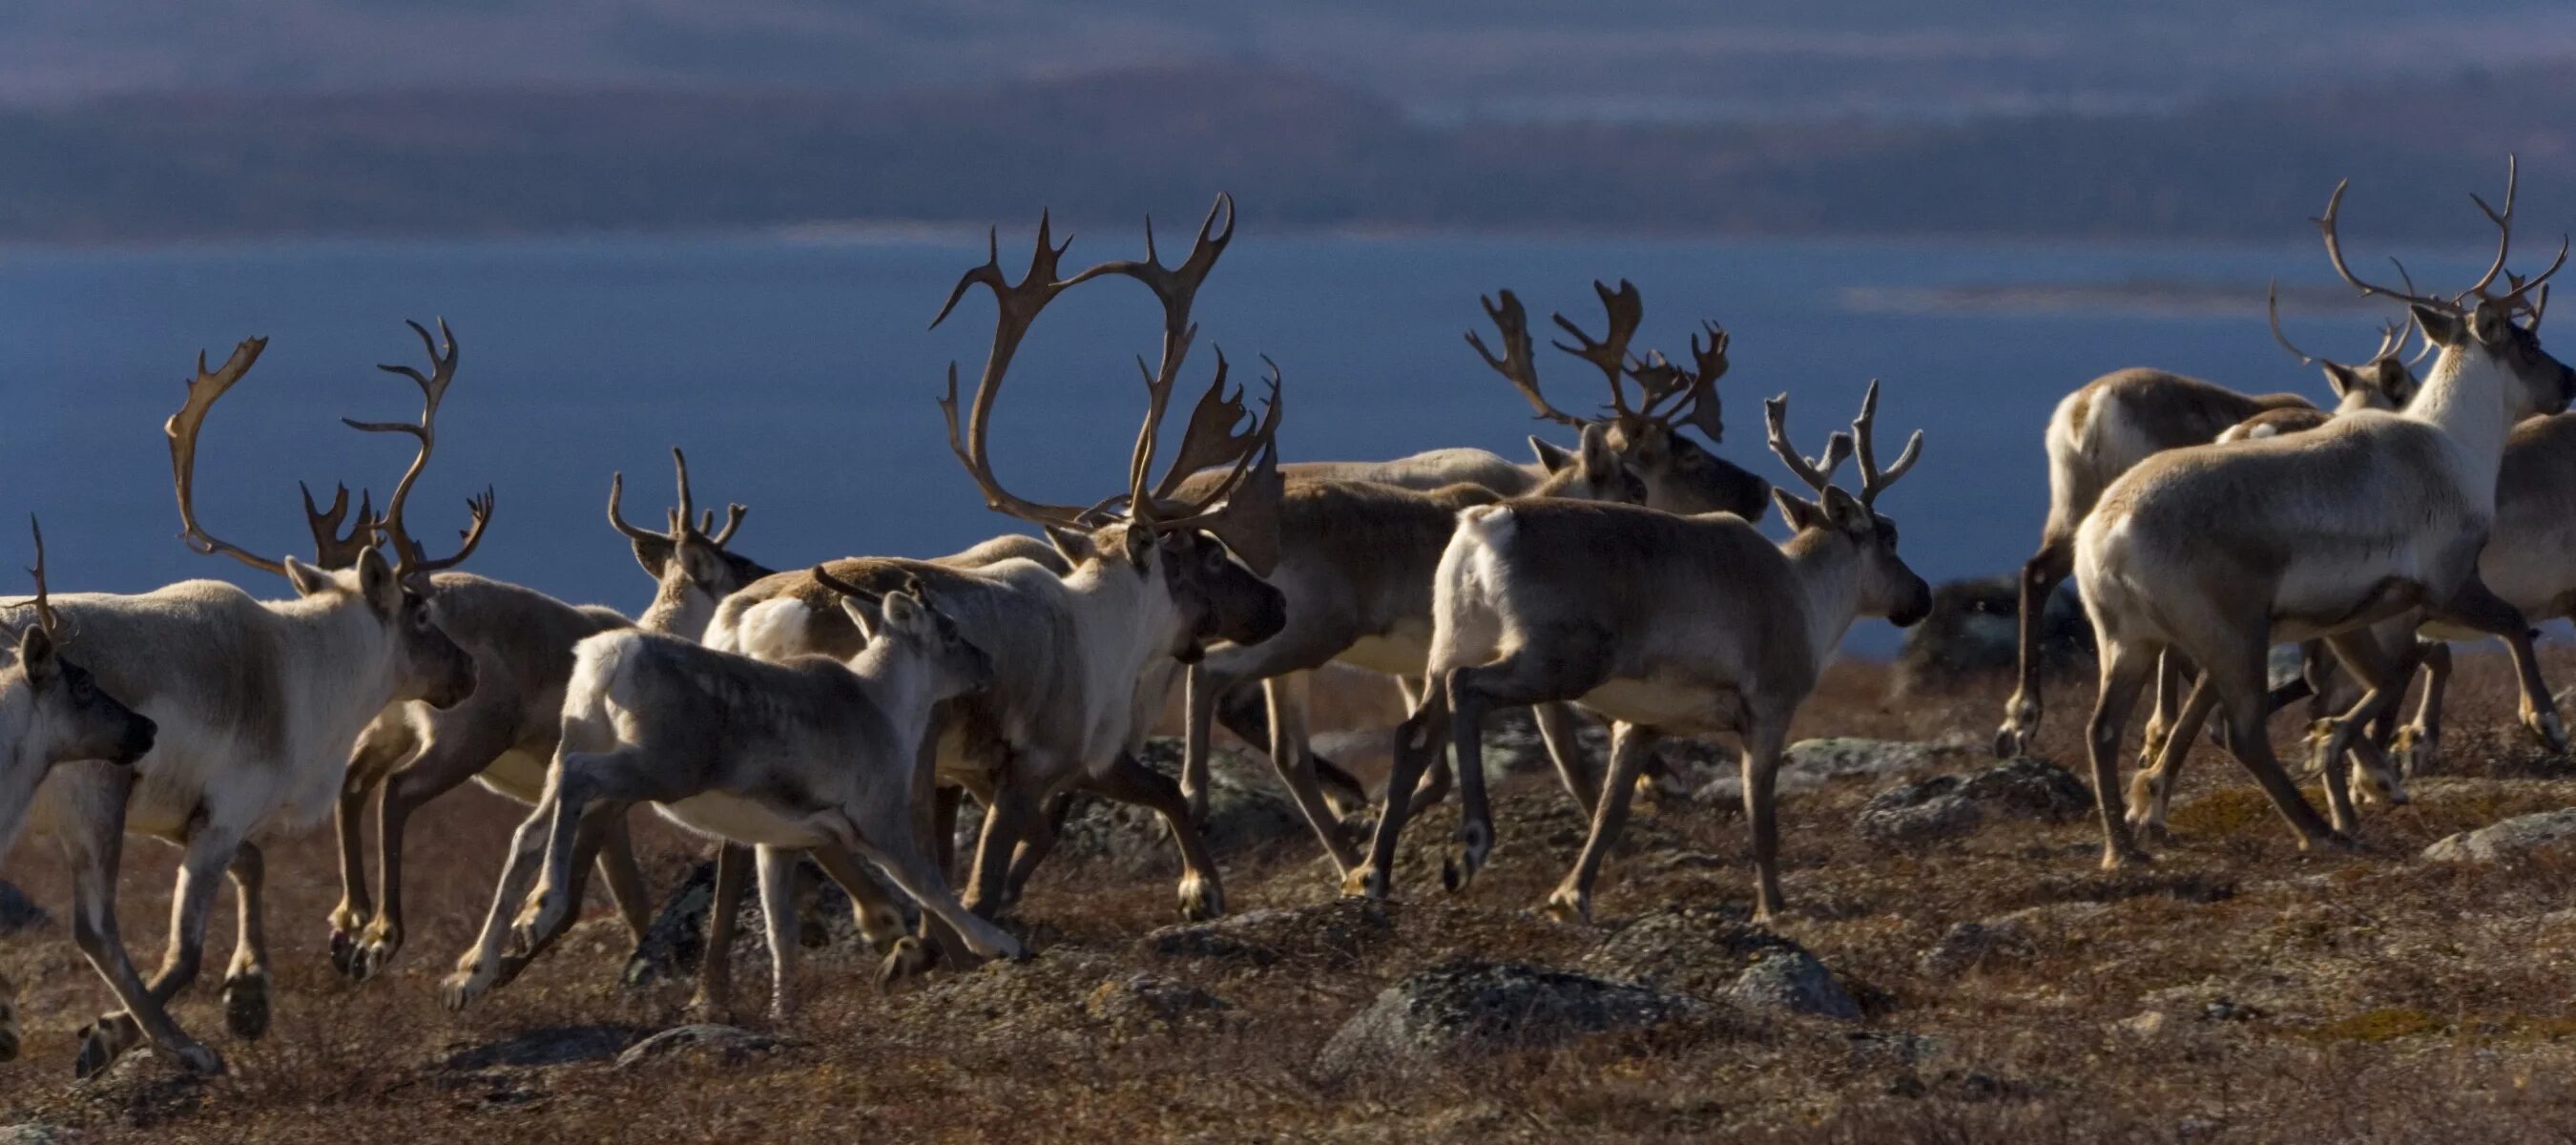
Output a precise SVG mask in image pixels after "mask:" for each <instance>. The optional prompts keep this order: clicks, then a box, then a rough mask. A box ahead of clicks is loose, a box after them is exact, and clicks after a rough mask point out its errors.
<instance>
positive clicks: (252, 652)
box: [0, 338, 489, 1077]
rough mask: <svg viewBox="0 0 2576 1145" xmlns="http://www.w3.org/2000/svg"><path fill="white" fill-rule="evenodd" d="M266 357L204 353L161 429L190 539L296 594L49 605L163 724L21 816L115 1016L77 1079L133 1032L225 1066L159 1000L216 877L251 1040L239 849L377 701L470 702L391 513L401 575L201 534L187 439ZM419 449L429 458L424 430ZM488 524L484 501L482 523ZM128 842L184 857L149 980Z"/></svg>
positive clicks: (165, 594) (284, 807)
mask: <svg viewBox="0 0 2576 1145" xmlns="http://www.w3.org/2000/svg"><path fill="white" fill-rule="evenodd" d="M266 345H267V343H266V341H265V340H264V339H258V338H253V339H250V340H248V341H245V342H243V343H242V344H241V345H240V346H239V347H238V348H236V349H235V350H234V351H233V354H232V357H231V358H230V359H229V360H228V361H226V362H225V363H224V365H223V367H222V368H221V369H218V370H215V371H213V372H211V373H210V372H208V371H207V370H206V369H205V360H204V357H203V356H202V355H200V356H199V359H198V363H197V365H198V368H197V374H196V377H195V378H194V380H192V381H191V382H189V384H188V397H187V401H186V403H185V404H184V405H183V406H182V407H181V408H180V410H179V412H178V413H177V414H175V415H173V416H172V417H171V418H170V422H169V425H168V426H167V427H166V428H167V431H168V436H169V439H170V462H171V469H172V477H173V480H174V482H175V484H176V485H177V488H178V495H179V519H180V521H181V523H182V525H183V526H184V527H185V530H186V531H185V533H184V534H183V535H184V536H185V538H186V539H187V541H188V543H189V545H190V546H191V547H192V548H194V549H196V550H197V551H198V552H200V553H208V554H212V553H223V554H226V555H229V556H231V557H234V558H235V559H237V560H240V561H242V562H243V563H245V564H248V565H250V566H251V567H253V568H258V569H262V570H266V571H269V572H273V573H276V574H278V575H280V576H282V577H284V578H286V581H287V583H288V585H290V586H291V587H293V588H294V590H295V594H296V595H295V598H294V599H291V600H283V601H259V600H254V599H252V598H251V596H250V594H248V593H245V592H243V591H242V590H240V589H238V588H235V587H233V586H231V585H229V584H224V583H221V582H217V581H185V582H181V583H179V584H174V585H171V586H169V587H166V588H162V589H158V590H156V591H153V592H148V593H143V594H140V595H135V596H113V595H106V594H97V593H79V594H73V595H68V596H62V597H59V598H57V600H56V602H55V605H54V609H55V611H56V612H58V613H59V614H61V616H62V618H63V624H64V630H65V631H66V632H68V633H69V634H70V637H69V640H68V641H67V642H66V644H65V651H66V652H67V653H69V654H72V655H75V656H77V657H78V658H79V659H80V662H81V663H82V664H84V665H86V666H87V667H88V668H89V669H90V671H91V672H93V673H95V674H96V676H97V678H98V681H99V684H100V685H101V686H103V687H105V688H106V689H107V690H108V691H109V692H110V693H112V694H114V695H116V696H118V697H119V698H121V699H123V700H125V702H126V703H128V704H131V705H133V707H134V708H135V710H136V711H138V712H141V713H142V714H143V715H144V716H146V717H148V718H150V719H151V720H152V721H153V722H154V723H155V724H157V725H158V726H159V727H160V735H159V736H158V738H156V739H155V741H154V744H153V748H152V750H151V751H150V752H148V753H146V754H145V755H144V756H143V757H142V758H141V759H139V760H137V761H135V763H134V765H133V766H132V767H130V768H125V767H111V766H105V765H102V764H98V763H94V762H92V763H79V764H72V765H68V766H65V767H62V768H58V769H57V770H56V773H55V775H54V777H53V778H52V779H51V780H50V781H48V782H47V783H46V784H45V786H44V788H43V790H42V791H41V792H40V793H39V794H38V797H37V801H36V810H35V816H34V820H33V822H34V823H35V825H36V826H37V827H38V828H39V829H41V830H45V831H47V832H48V833H50V834H52V835H53V836H54V837H55V838H56V839H57V840H58V841H59V842H60V843H61V845H62V846H63V848H64V850H65V852H66V854H67V856H68V858H69V861H70V866H71V868H72V884H73V899H74V903H73V912H74V913H73V919H72V939H73V941H74V942H76V943H78V944H79V946H80V948H81V953H82V954H83V955H85V956H87V957H88V959H89V961H90V964H91V965H92V966H93V967H95V968H96V969H97V970H98V972H99V975H100V977H102V978H104V979H106V980H107V984H108V987H109V989H110V990H112V991H113V992H114V993H115V995H116V999H117V1001H118V1002H119V1003H120V1004H121V1005H122V1006H123V1007H124V1009H123V1010H122V1011H120V1012H118V1013H114V1014H110V1015H108V1016H106V1017H104V1018H101V1019H100V1020H99V1021H98V1022H96V1023H94V1024H92V1025H91V1026H89V1027H88V1028H86V1029H85V1030H84V1031H83V1033H82V1039H81V1050H80V1055H79V1060H78V1062H77V1065H76V1069H77V1071H78V1072H79V1073H80V1074H81V1075H82V1076H84V1077H85V1076H88V1075H90V1074H93V1073H96V1072H97V1071H99V1070H100V1069H102V1068H105V1067H106V1066H107V1065H108V1063H109V1062H111V1061H113V1060H114V1059H115V1058H116V1057H117V1055H119V1054H121V1053H123V1052H125V1051H126V1050H127V1049H130V1048H132V1047H133V1046H134V1045H136V1044H137V1043H138V1042H140V1041H141V1039H142V1038H143V1037H144V1036H145V1035H149V1036H150V1037H151V1039H152V1041H153V1043H154V1045H156V1046H157V1047H159V1048H161V1049H162V1050H164V1051H167V1052H168V1053H170V1054H171V1055H173V1056H174V1057H176V1058H177V1059H178V1060H179V1061H181V1062H182V1063H184V1064H186V1065H187V1066H189V1067H190V1068H193V1069H198V1070H205V1071H214V1070H220V1069H221V1068H223V1060H222V1058H221V1057H219V1056H217V1055H216V1053H215V1052H214V1051H213V1050H211V1049H208V1048H207V1047H205V1046H204V1045H202V1044H199V1043H198V1042H197V1041H196V1040H195V1039H193V1038H190V1037H189V1036H188V1035H187V1034H186V1033H185V1032H183V1031H181V1030H180V1029H179V1027H178V1025H177V1024H176V1023H175V1022H173V1021H171V1020H170V1015H169V1013H168V1011H167V1010H166V1009H165V1008H164V1007H165V1006H166V1005H167V1004H168V1001H169V999H170V998H171V997H172V996H173V995H175V994H176V993H177V992H178V991H179V990H180V989H181V988H183V987H185V986H186V985H188V984H189V983H190V982H192V981H194V980H195V978H196V975H197V969H198V960H199V956H200V952H201V950H202V948H203V945H204V942H205V932H206V922H207V917H208V914H209V913H210V911H211V910H212V908H213V906H214V893H215V882H214V880H215V879H216V878H217V877H218V876H220V875H224V874H227V873H228V874H230V875H231V877H232V881H233V887H234V891H235V893H236V894H237V895H238V896H239V898H240V908H241V919H240V927H239V932H238V936H237V942H236V946H235V951H234V955H233V961H232V965H231V969H230V970H228V971H227V972H226V974H225V976H224V1001H225V1009H226V1017H227V1020H228V1022H229V1024H230V1026H231V1028H232V1030H233V1032H234V1033H235V1034H236V1035H238V1036H241V1037H245V1038H251V1037H257V1036H259V1035H260V1034H262V1033H264V1032H265V1031H266V1029H267V1026H268V994H269V991H268V966H267V952H266V948H265V944H264V943H263V942H262V939H261V929H260V926H261V921H262V919H261V908H260V889H261V870H262V868H261V856H260V849H259V846H258V845H257V844H256V843H255V842H253V841H252V837H253V836H254V835H255V834H256V833H257V832H258V831H259V830H260V829H261V828H262V827H263V826H265V825H267V824H269V823H270V822H272V821H277V820H283V821H285V822H289V823H298V822H311V821H313V820H316V819H319V818H320V817H321V816H322V815H323V814H324V813H325V812H327V811H328V810H329V809H330V807H331V803H332V799H333V797H334V796H335V795H336V794H337V793H338V791H339V787H340V778H341V775H342V773H343V771H344V770H345V769H346V768H347V766H348V761H349V747H350V745H351V744H352V743H353V742H354V741H355V740H356V739H357V737H358V732H359V730H360V729H362V728H364V727H365V726H366V725H367V722H368V721H369V720H372V719H374V718H375V716H376V714H377V713H378V712H381V711H383V710H384V708H385V705H387V704H389V703H392V702H394V701H395V700H398V699H417V700H422V701H424V702H427V703H429V704H431V705H432V706H436V707H450V706H454V705H455V704H456V703H457V702H459V701H461V700H463V699H464V698H465V697H466V696H468V695H470V694H472V693H473V691H474V661H473V659H472V658H471V657H469V656H468V655H466V653H465V651H464V650H463V649H461V648H459V647H457V646H456V643H455V642H454V641H453V640H450V639H449V638H448V637H447V634H446V633H445V632H444V631H442V630H441V629H440V627H439V621H438V604H437V601H436V599H435V597H434V595H433V591H434V590H433V589H432V588H431V586H430V584H429V581H428V570H427V566H428V565H430V564H433V563H436V562H430V561H428V560H426V559H425V558H423V557H422V556H421V554H420V549H419V547H418V546H417V545H414V544H412V543H411V540H410V538H409V536H408V535H404V534H402V532H401V529H402V522H401V520H400V517H399V514H390V515H389V517H390V519H389V520H388V521H387V522H386V530H387V532H388V534H389V539H390V540H391V541H392V543H393V546H394V549H395V551H396V552H397V553H399V554H400V559H399V562H398V563H396V564H392V565H388V564H387V563H386V561H385V559H384V557H383V556H382V555H381V554H379V553H377V552H376V551H374V550H372V549H370V550H369V551H367V552H366V553H365V554H363V555H361V556H360V557H359V558H358V562H357V566H356V567H355V568H350V569H344V570H340V571H337V572H332V571H325V570H322V569H317V568H315V567H313V566H311V565H308V564H305V563H303V562H302V561H299V560H297V559H295V558H294V557H291V556H290V557H287V558H285V559H283V560H272V559H270V558H267V557H263V556H259V555H257V554H255V553H252V552H250V551H248V550H245V549H242V548H240V547H238V546H235V545H231V544H228V543H226V542H223V541H220V540H217V539H216V538H215V537H213V536H212V535H211V534H209V533H207V532H206V531H205V529H204V528H203V527H202V526H200V525H199V523H198V521H197V516H196V509H195V505H194V498H193V495H192V493H193V489H192V485H193V479H194V472H195V465H196V451H197V438H198V433H199V431H200V430H201V429H202V428H203V426H204V424H205V418H206V414H207V411H208V410H209V409H211V408H212V407H213V405H214V402H215V400H216V399H217V398H219V397H221V396H223V394H224V392H225V391H226V390H229V389H230V388H232V386H233V384H234V383H236V382H238V381H240V380H241V378H242V375H243V374H244V373H245V372H247V371H248V370H249V369H250V367H251V364H252V363H253V362H256V361H257V360H258V358H259V354H260V351H261V350H262V349H263V348H264V347H265V346H266ZM422 444H423V451H422V457H421V461H425V460H426V456H427V448H426V447H427V444H428V442H427V440H426V436H425V435H424V440H423V443H422ZM419 463H420V461H415V465H417V464H419ZM488 512H489V507H488V503H478V505H477V513H476V521H477V523H478V525H479V523H480V522H481V521H482V520H484V519H485V518H486V516H487V515H488ZM0 623H6V622H5V621H0ZM12 635H14V634H12ZM129 831H130V832H133V833H135V834H140V835H147V836H150V837H152V838H156V839H160V840H162V841H164V842H168V843H171V844H173V845H176V846H178V847H180V848H182V850H183V852H184V854H183V856H182V858H181V860H180V866H179V877H178V885H177V888H176V890H175V891H174V893H173V895H172V899H173V905H172V908H171V919H170V946H169V951H168V954H167V956H166V957H165V958H164V959H163V961H162V965H161V970H160V972H159V973H158V974H156V975H154V976H153V979H152V982H151V984H150V985H149V986H146V985H145V984H144V982H143V981H142V980H141V978H140V977H139V976H137V975H136V974H135V972H134V967H133V964H132V962H131V961H129V960H128V958H127V956H126V953H125V946H124V942H123V940H122V939H121V938H120V937H119V936H118V932H117V923H116V872H117V865H118V856H119V853H120V851H121V848H122V844H123V838H124V834H125V833H126V832H129Z"/></svg>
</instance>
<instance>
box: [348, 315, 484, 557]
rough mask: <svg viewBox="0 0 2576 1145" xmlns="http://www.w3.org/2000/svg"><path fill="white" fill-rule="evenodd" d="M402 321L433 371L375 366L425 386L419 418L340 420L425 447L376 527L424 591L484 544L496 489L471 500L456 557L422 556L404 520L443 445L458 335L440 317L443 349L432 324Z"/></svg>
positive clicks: (387, 500)
mask: <svg viewBox="0 0 2576 1145" xmlns="http://www.w3.org/2000/svg"><path fill="white" fill-rule="evenodd" d="M403 325H405V326H409V327H411V331H412V333H414V334H418V335H420V344H421V347H422V348H423V349H425V350H427V351H428V352H429V363H430V372H429V373H428V374H426V375H424V374H422V373H421V372H420V371H418V370H415V369H413V368H411V367H409V366H391V365H380V366H377V367H376V368H377V369H379V370H383V371H384V372H386V373H388V374H400V375H402V376H403V377H406V378H410V379H411V381H412V384H413V385H416V386H419V387H420V393H421V409H420V421H419V422H418V423H417V424H415V423H412V422H406V421H358V420H356V419H353V418H341V419H340V420H341V422H342V423H343V424H345V425H347V426H348V427H349V428H351V429H354V430H358V431H360V432H363V433H401V434H409V435H410V436H411V437H412V438H414V439H415V440H417V441H419V442H420V450H419V452H417V453H415V454H413V456H412V459H411V466H410V467H409V468H407V469H405V470H403V475H402V480H400V481H398V482H395V483H394V491H393V495H392V496H390V497H387V498H385V511H384V513H383V515H381V516H379V517H377V518H376V519H375V527H376V530H377V532H379V533H380V534H381V535H382V536H383V537H384V539H385V540H386V542H387V543H389V544H391V545H392V546H393V550H394V573H395V576H396V578H397V579H399V580H401V581H403V582H404V583H406V584H410V585H412V586H413V587H414V588H415V589H425V588H426V587H427V585H428V581H427V579H426V578H427V577H428V576H429V574H431V573H433V572H439V571H442V570H445V569H451V568H455V567H456V566H457V565H459V564H462V563H464V561H465V558H467V557H469V556H472V555H474V550H475V548H476V547H477V546H479V545H481V544H482V543H483V527H484V526H485V525H488V524H490V523H491V521H492V502H493V497H492V491H491V490H490V489H488V488H487V489H485V490H484V491H483V493H482V495H481V496H479V497H471V498H467V499H466V502H465V510H466V513H467V514H468V515H469V516H470V517H471V519H472V524H471V525H469V526H468V527H467V528H466V529H465V530H464V531H463V532H462V533H461V534H460V536H462V537H463V542H462V543H461V544H460V545H459V546H458V548H457V550H456V552H455V554H454V555H451V556H448V557H444V558H441V559H439V560H429V559H427V558H425V557H424V556H422V554H421V550H420V543H419V542H418V541H416V540H414V539H413V537H412V535H411V530H410V527H409V526H408V525H407V524H405V522H404V520H403V512H404V510H405V509H406V508H408V507H409V506H410V504H411V490H412V486H413V485H415V484H417V483H419V481H420V475H421V473H422V471H424V470H426V469H428V468H429V456H430V454H431V453H432V452H434V451H435V450H436V449H437V447H438V406H439V403H440V402H443V401H445V400H446V399H447V387H448V384H449V383H451V382H453V381H455V380H456V356H457V347H456V334H455V333H454V332H453V331H451V330H449V329H448V328H447V320H446V319H444V318H441V319H439V320H438V339H439V340H444V341H445V342H446V348H445V349H444V350H442V349H440V347H439V340H434V339H432V338H431V337H430V336H429V329H428V328H427V327H425V326H422V325H421V324H420V323H418V322H412V321H405V322H404V323H403Z"/></svg>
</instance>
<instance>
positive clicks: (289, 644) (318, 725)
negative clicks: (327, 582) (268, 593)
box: [262, 595, 394, 752]
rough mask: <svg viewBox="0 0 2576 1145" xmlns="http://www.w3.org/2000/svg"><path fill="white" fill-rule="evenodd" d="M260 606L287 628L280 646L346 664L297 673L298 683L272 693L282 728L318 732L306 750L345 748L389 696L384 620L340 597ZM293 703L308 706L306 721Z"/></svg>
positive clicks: (391, 677)
mask: <svg viewBox="0 0 2576 1145" xmlns="http://www.w3.org/2000/svg"><path fill="white" fill-rule="evenodd" d="M262 606H263V607H265V608H267V609H268V611H269V612H270V614H271V615H273V616H275V617H276V618H277V620H278V622H279V623H280V624H281V625H283V626H284V627H285V628H286V629H287V630H288V633H289V635H288V636H287V638H286V639H285V640H283V641H280V642H279V643H280V646H281V647H286V648H293V649H296V653H295V654H296V655H298V656H310V657H312V659H311V660H310V661H309V662H310V663H314V664H333V665H344V666H349V667H344V668H339V669H334V670H332V671H327V672H313V673H309V674H299V675H303V676H304V677H305V678H304V679H302V680H301V681H299V682H300V683H301V684H302V685H303V687H287V688H283V689H281V694H280V695H279V697H278V701H279V706H280V707H281V708H284V709H285V710H286V717H287V719H286V726H288V727H291V728H292V727H306V728H313V729H316V730H318V731H319V732H320V733H321V737H320V739H319V740H317V741H316V742H315V743H313V744H311V745H308V746H310V747H311V748H312V750H316V751H338V752H346V751H347V750H348V747H349V745H350V744H353V743H355V742H357V739H358V733H359V732H360V731H362V730H364V729H365V728H366V726H367V725H368V724H369V723H371V722H373V721H374V720H375V718H376V714H377V713H379V712H382V711H383V710H384V709H385V705H387V704H390V703H392V702H393V699H394V668H393V665H392V664H391V663H390V661H389V658H388V657H387V656H386V655H385V654H384V643H385V641H386V639H388V637H387V636H386V634H385V625H384V623H383V622H382V621H379V620H377V619H376V616H375V609H374V606H372V605H370V604H368V603H366V602H365V601H362V600H357V599H354V598H350V597H344V596H336V595H332V596H308V597H297V598H295V599H293V600H274V601H264V602H262ZM272 686H275V684H274V683H272ZM299 703H309V704H311V705H312V719H311V720H310V722H307V721H306V720H305V719H302V718H299V717H302V716H304V715H305V714H306V713H301V712H297V711H295V707H296V705H298V704H299Z"/></svg>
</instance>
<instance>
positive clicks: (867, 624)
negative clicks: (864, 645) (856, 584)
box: [841, 595, 885, 644]
mask: <svg viewBox="0 0 2576 1145" xmlns="http://www.w3.org/2000/svg"><path fill="white" fill-rule="evenodd" d="M882 602H883V598H879V599H878V600H862V599H860V598H858V597H855V596H846V595H845V596H842V597H841V611H843V612H846V613H848V614H849V616H850V623H852V624H855V625H858V626H859V638H860V639H863V640H866V641H867V642H868V643H870V644H874V643H876V639H877V633H878V632H879V631H881V630H883V629H884V627H885V615H884V614H883V613H882V612H879V611H878V608H879V606H880V605H881V604H882Z"/></svg>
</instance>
